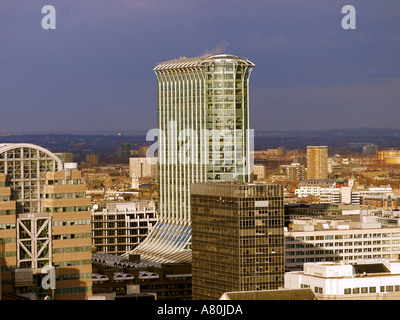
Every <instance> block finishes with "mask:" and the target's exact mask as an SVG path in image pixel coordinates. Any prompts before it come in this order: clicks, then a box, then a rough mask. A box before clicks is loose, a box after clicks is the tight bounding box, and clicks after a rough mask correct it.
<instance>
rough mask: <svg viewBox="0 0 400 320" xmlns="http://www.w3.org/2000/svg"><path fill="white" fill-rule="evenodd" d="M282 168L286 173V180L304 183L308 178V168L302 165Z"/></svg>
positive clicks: (295, 164) (294, 164)
mask: <svg viewBox="0 0 400 320" xmlns="http://www.w3.org/2000/svg"><path fill="white" fill-rule="evenodd" d="M281 168H282V170H283V171H284V172H285V175H286V180H297V181H302V180H304V179H305V178H306V168H305V166H304V165H302V164H300V163H292V164H290V165H283V166H281Z"/></svg>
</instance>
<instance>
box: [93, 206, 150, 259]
mask: <svg viewBox="0 0 400 320" xmlns="http://www.w3.org/2000/svg"><path fill="white" fill-rule="evenodd" d="M156 222H157V212H156V206H155V203H154V202H153V201H147V200H143V201H132V202H128V203H116V202H110V203H107V205H106V208H104V209H101V210H94V209H92V240H93V246H95V247H96V252H98V253H106V254H114V255H122V254H124V253H125V252H127V251H130V250H132V249H133V248H135V247H137V246H138V245H139V244H140V243H141V242H142V241H143V239H144V238H145V237H147V236H148V235H149V232H150V231H151V230H152V228H153V227H154V225H155V224H156Z"/></svg>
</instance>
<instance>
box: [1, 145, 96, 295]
mask: <svg viewBox="0 0 400 320" xmlns="http://www.w3.org/2000/svg"><path fill="white" fill-rule="evenodd" d="M85 191H86V187H85V185H83V184H82V182H81V173H80V171H78V170H77V165H76V164H71V163H66V164H64V165H63V164H62V162H61V160H60V159H59V158H57V157H56V156H55V155H54V154H52V153H51V152H49V151H48V150H46V149H44V148H42V147H39V146H35V145H31V144H6V145H0V238H1V239H2V242H3V245H2V246H1V247H0V249H1V251H0V261H1V280H2V282H1V286H2V292H3V293H4V292H5V293H11V294H15V295H18V296H23V297H25V298H29V299H33V300H40V299H44V298H45V297H50V298H51V299H55V300H81V299H82V300H83V299H85V298H86V297H88V296H90V295H91V293H92V279H91V273H92V265H91V225H90V219H91V212H90V207H91V199H90V197H86V196H85ZM46 277H49V278H46ZM45 279H47V280H48V283H46V284H44V283H43V281H44V280H45Z"/></svg>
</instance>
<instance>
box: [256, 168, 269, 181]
mask: <svg viewBox="0 0 400 320" xmlns="http://www.w3.org/2000/svg"><path fill="white" fill-rule="evenodd" d="M253 175H254V179H255V180H257V181H260V180H265V179H266V178H267V167H266V166H265V165H261V164H259V165H254V167H253Z"/></svg>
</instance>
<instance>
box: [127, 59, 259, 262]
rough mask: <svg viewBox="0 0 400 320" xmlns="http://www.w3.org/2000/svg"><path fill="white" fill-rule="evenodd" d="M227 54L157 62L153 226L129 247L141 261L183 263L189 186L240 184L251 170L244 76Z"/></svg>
mask: <svg viewBox="0 0 400 320" xmlns="http://www.w3.org/2000/svg"><path fill="white" fill-rule="evenodd" d="M254 66H255V65H254V64H253V63H252V62H250V61H249V60H247V59H245V58H239V57H237V56H232V55H206V56H202V57H197V58H180V59H175V60H171V61H167V62H163V63H160V64H158V65H157V66H156V67H155V68H154V71H155V73H156V75H157V89H158V98H157V101H158V129H159V137H158V163H159V179H158V181H159V223H158V224H157V225H156V227H155V228H154V230H153V232H152V233H151V234H150V236H149V237H148V238H147V239H146V240H145V241H144V242H143V244H141V245H140V246H139V247H138V248H136V249H135V251H134V253H137V254H140V255H142V256H143V258H144V259H148V260H154V261H164V262H168V261H170V262H179V261H190V259H191V253H190V239H191V225H190V223H191V209H190V185H191V184H192V183H195V182H220V181H233V180H238V181H244V182H248V181H249V179H250V174H251V170H252V164H251V163H250V160H251V159H252V158H251V157H250V151H251V150H252V139H251V136H252V135H251V130H249V107H248V104H249V102H248V91H249V89H248V88H249V77H250V73H251V70H252V69H253V67H254Z"/></svg>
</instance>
